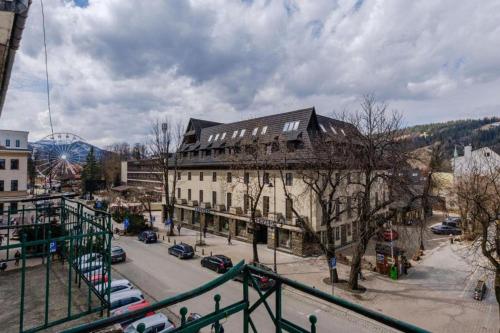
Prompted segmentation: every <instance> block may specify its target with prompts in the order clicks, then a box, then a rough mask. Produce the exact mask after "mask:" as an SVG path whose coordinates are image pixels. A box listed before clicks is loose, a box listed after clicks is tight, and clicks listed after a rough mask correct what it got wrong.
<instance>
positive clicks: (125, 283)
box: [95, 279, 134, 295]
mask: <svg viewBox="0 0 500 333" xmlns="http://www.w3.org/2000/svg"><path fill="white" fill-rule="evenodd" d="M95 288H96V289H97V291H98V292H99V293H102V294H103V295H105V294H106V293H107V291H108V284H107V283H101V284H99V285H97V286H96V287H95ZM132 289H134V285H133V284H132V283H130V281H129V280H126V279H120V280H113V281H111V287H110V288H109V290H110V293H111V294H113V293H117V292H121V291H126V290H132Z"/></svg>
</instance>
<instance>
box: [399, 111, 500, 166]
mask: <svg viewBox="0 0 500 333" xmlns="http://www.w3.org/2000/svg"><path fill="white" fill-rule="evenodd" d="M405 132H406V134H405V139H408V140H409V141H410V146H411V148H412V149H414V150H417V149H419V150H425V148H426V147H428V146H430V145H432V144H434V143H436V142H442V143H443V145H444V148H445V151H446V155H447V157H450V158H451V157H452V156H453V151H454V149H455V147H456V148H457V151H458V153H459V154H463V147H464V146H467V145H472V148H473V149H477V148H482V147H490V148H491V149H493V150H495V151H497V152H500V117H492V118H483V119H465V120H453V121H448V122H444V123H431V124H425V125H416V126H411V127H408V128H406V129H405Z"/></svg>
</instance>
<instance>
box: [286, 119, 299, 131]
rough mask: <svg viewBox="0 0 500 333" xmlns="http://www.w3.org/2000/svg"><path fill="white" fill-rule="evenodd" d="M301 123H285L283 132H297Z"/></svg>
mask: <svg viewBox="0 0 500 333" xmlns="http://www.w3.org/2000/svg"><path fill="white" fill-rule="evenodd" d="M299 124H300V121H291V122H287V123H285V125H284V126H283V132H290V131H296V130H297V129H298V128H299Z"/></svg>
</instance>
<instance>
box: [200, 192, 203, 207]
mask: <svg viewBox="0 0 500 333" xmlns="http://www.w3.org/2000/svg"><path fill="white" fill-rule="evenodd" d="M202 202H203V190H200V204H201V203H202Z"/></svg>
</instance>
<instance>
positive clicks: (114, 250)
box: [111, 245, 127, 263]
mask: <svg viewBox="0 0 500 333" xmlns="http://www.w3.org/2000/svg"><path fill="white" fill-rule="evenodd" d="M125 260H127V254H126V253H125V251H124V250H123V249H122V248H121V247H119V246H117V245H114V246H112V247H111V263H115V262H124V261H125Z"/></svg>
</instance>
